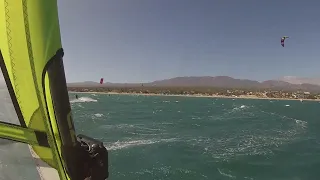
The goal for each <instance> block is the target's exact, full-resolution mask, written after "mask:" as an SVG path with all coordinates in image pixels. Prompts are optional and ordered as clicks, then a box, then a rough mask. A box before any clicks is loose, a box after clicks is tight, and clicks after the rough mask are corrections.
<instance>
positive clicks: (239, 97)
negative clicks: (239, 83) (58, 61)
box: [69, 91, 320, 101]
mask: <svg viewBox="0 0 320 180" xmlns="http://www.w3.org/2000/svg"><path fill="white" fill-rule="evenodd" d="M69 92H72V93H78V94H110V95H112V94H113V95H121V94H123V95H135V96H176V97H199V98H228V99H257V100H259V99H264V100H292V101H320V99H291V98H268V97H257V96H255V95H240V96H236V97H235V96H220V95H211V96H208V95H201V94H194V95H184V94H155V93H148V94H147V93H117V92H76V91H69Z"/></svg>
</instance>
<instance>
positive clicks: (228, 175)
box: [217, 168, 237, 179]
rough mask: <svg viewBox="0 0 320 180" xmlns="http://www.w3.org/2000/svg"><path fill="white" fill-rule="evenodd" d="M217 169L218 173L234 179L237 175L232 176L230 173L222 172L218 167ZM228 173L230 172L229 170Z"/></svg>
mask: <svg viewBox="0 0 320 180" xmlns="http://www.w3.org/2000/svg"><path fill="white" fill-rule="evenodd" d="M217 169H218V171H219V173H220V174H221V175H222V176H226V177H229V178H231V179H236V178H237V177H236V176H233V175H231V174H227V173H225V172H223V171H222V170H221V169H219V168H217ZM229 173H230V172H229Z"/></svg>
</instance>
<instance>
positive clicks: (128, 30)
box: [58, 0, 320, 82]
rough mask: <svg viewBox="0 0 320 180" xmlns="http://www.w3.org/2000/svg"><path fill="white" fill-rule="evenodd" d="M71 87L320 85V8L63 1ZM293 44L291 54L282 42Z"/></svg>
mask: <svg viewBox="0 0 320 180" xmlns="http://www.w3.org/2000/svg"><path fill="white" fill-rule="evenodd" d="M58 5H59V18H60V28H61V35H62V43H63V48H64V49H65V58H64V63H65V70H66V75H67V81H68V82H76V81H85V80H92V81H99V79H100V77H104V78H105V81H109V82H145V81H153V80H158V79H165V78H171V77H176V76H204V75H206V76H207V75H208V76H217V75H227V76H232V77H235V78H248V79H254V80H259V81H261V80H267V79H275V78H279V77H282V76H287V75H292V76H302V77H320V70H319V68H320V51H319V47H320V23H319V17H320V11H319V7H320V1H316V0H309V1H298V0H281V1H279V0H269V1H258V0H243V1H237V0H67V1H66V0H58ZM285 35H286V36H290V39H287V40H286V46H285V48H283V47H281V46H280V37H281V36H285Z"/></svg>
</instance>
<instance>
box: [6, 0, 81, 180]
mask: <svg viewBox="0 0 320 180" xmlns="http://www.w3.org/2000/svg"><path fill="white" fill-rule="evenodd" d="M0 39H1V40H0V66H1V70H2V73H3V76H4V79H5V82H6V85H7V88H8V91H9V93H10V97H11V100H12V103H13V106H14V108H15V111H16V114H17V116H18V120H19V123H11V122H8V121H5V120H1V119H0V138H3V139H9V140H12V141H18V142H22V143H26V144H29V145H30V153H31V154H32V156H33V157H34V158H35V159H36V160H37V164H38V165H39V166H38V167H39V168H38V171H39V173H40V174H41V175H40V176H41V178H42V179H45V180H48V179H58V178H60V179H61V180H68V179H71V180H78V179H77V177H78V176H77V174H80V172H81V171H82V170H83V169H79V163H77V162H78V161H77V158H78V157H77V156H76V154H77V151H78V150H79V147H78V146H77V145H78V144H79V143H77V142H78V141H77V137H76V135H75V130H74V125H73V121H72V114H71V108H70V103H69V98H68V92H67V88H66V80H65V74H64V67H63V61H62V58H63V49H62V45H61V38H60V29H59V21H58V10H57V2H56V0H0ZM41 164H45V165H47V168H43V167H45V166H41ZM48 165H49V166H48Z"/></svg>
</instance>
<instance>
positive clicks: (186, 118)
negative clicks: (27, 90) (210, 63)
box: [0, 93, 320, 180]
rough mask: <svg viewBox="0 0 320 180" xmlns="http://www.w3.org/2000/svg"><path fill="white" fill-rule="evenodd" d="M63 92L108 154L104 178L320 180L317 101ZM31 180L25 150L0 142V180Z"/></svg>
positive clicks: (5, 111) (5, 108)
mask: <svg viewBox="0 0 320 180" xmlns="http://www.w3.org/2000/svg"><path fill="white" fill-rule="evenodd" d="M0 95H1V96H0V98H1V103H0V119H1V120H6V119H14V110H13V107H12V104H11V105H10V97H9V96H8V95H5V96H4V95H3V93H2V94H1V93H0ZM69 95H70V102H71V106H72V110H73V116H74V120H75V126H76V130H77V133H81V134H86V135H89V136H92V137H94V138H97V139H100V140H101V141H103V142H104V144H105V146H106V147H107V148H108V150H109V156H110V162H109V163H110V178H109V179H110V180H171V179H172V180H207V179H208V180H233V179H236V180H242V179H243V180H318V179H320V171H319V170H318V168H319V167H320V130H319V129H320V103H319V102H311V101H304V102H300V101H280V100H252V99H222V98H221V99H218V98H195V97H169V96H137V95H102V94H80V93H79V94H78V95H79V96H80V98H79V99H75V98H74V97H75V94H74V93H70V94H69ZM10 109H11V110H10ZM9 111H11V112H9ZM35 179H39V176H38V175H37V171H36V170H35V163H34V161H33V160H32V158H30V152H29V150H28V148H27V147H26V146H25V145H23V144H21V143H10V142H7V141H4V140H1V141H0V180H35Z"/></svg>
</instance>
